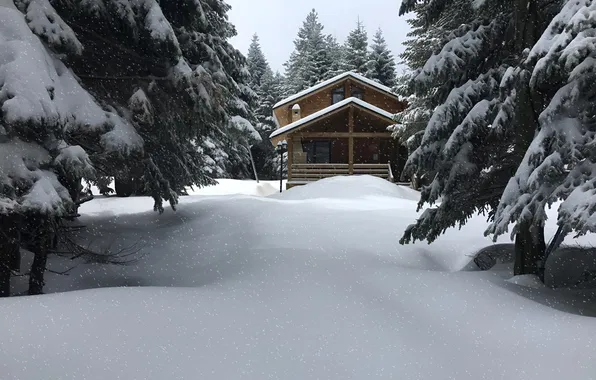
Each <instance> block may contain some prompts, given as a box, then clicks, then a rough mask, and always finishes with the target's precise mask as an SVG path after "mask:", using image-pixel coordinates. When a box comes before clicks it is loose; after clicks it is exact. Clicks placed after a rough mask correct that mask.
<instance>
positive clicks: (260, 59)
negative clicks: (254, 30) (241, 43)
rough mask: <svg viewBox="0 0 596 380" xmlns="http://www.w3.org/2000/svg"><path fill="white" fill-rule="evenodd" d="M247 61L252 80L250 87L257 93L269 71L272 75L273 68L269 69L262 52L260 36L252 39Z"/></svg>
mask: <svg viewBox="0 0 596 380" xmlns="http://www.w3.org/2000/svg"><path fill="white" fill-rule="evenodd" d="M246 59H247V69H248V71H249V73H250V76H251V80H250V83H249V84H250V87H251V88H252V89H253V90H255V91H257V90H258V89H259V87H260V86H261V84H262V78H263V76H264V75H265V74H266V73H267V71H269V74H270V75H272V73H270V71H271V68H270V67H269V63H268V62H267V59H266V58H265V54H263V51H262V50H261V44H260V43H259V36H257V35H256V34H255V35H254V36H253V37H252V42H251V44H250V47H249V48H248V55H247V57H246Z"/></svg>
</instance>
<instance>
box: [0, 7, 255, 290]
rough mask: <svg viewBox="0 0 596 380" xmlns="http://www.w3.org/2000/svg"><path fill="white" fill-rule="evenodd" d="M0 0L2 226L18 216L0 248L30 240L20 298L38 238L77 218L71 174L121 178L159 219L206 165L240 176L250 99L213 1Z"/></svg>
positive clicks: (200, 180)
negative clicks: (146, 197)
mask: <svg viewBox="0 0 596 380" xmlns="http://www.w3.org/2000/svg"><path fill="white" fill-rule="evenodd" d="M0 6H1V11H2V12H3V13H4V15H3V16H4V17H2V20H3V23H2V26H1V27H0V33H2V38H0V41H2V43H5V46H3V48H2V49H1V52H0V54H3V53H4V54H5V58H6V59H3V60H0V62H2V70H0V73H1V74H0V75H2V76H3V77H5V78H3V79H2V81H0V83H2V85H0V102H1V103H2V109H3V113H2V120H0V124H1V128H0V135H1V137H0V144H2V145H3V146H2V147H1V148H2V149H0V150H1V151H2V153H5V152H9V151H10V152H11V154H10V155H9V156H6V157H4V156H2V157H0V167H1V168H2V169H1V170H0V173H1V174H0V175H1V177H0V178H1V180H0V183H1V186H0V194H1V196H0V199H2V201H1V202H0V204H1V205H2V206H1V207H0V209H1V210H2V212H1V213H2V215H3V216H2V221H1V224H2V225H3V226H4V225H9V224H10V225H14V219H15V218H16V219H21V220H23V223H19V224H18V225H19V226H20V227H19V229H12V230H11V234H12V236H13V238H14V239H13V238H11V239H7V241H11V242H15V241H18V239H17V238H16V236H17V235H18V233H19V232H25V233H26V236H27V238H26V239H25V240H22V241H21V243H22V244H24V243H28V244H29V245H32V246H33V248H32V249H31V250H32V251H34V252H35V253H36V258H35V260H34V263H33V267H32V271H31V272H32V275H31V284H30V292H32V293H38V292H40V291H41V287H42V285H43V270H44V269H45V260H46V257H47V252H48V244H49V243H48V242H49V236H50V235H51V233H52V232H53V231H54V230H55V225H56V223H57V220H59V218H63V217H66V216H71V215H73V214H75V213H76V204H77V197H78V195H79V193H80V190H81V189H80V183H81V178H82V177H89V178H91V179H93V176H94V175H95V174H96V173H99V176H98V177H99V178H98V180H101V181H102V182H103V181H104V179H105V178H106V177H115V178H116V179H117V183H118V179H127V180H129V182H131V183H130V185H133V186H129V187H136V188H137V189H136V190H137V191H142V192H143V193H146V194H150V195H151V196H153V198H154V199H155V209H156V210H159V211H162V210H163V200H166V201H168V202H169V203H170V204H171V205H172V207H173V206H175V205H176V203H177V198H178V195H179V194H181V193H183V192H184V189H185V188H186V187H187V186H193V185H194V186H202V185H206V184H210V183H213V179H212V175H213V174H214V173H219V172H217V170H221V173H222V175H225V176H229V175H239V176H246V175H247V173H248V170H247V167H248V165H249V164H248V163H249V158H248V153H249V150H248V143H249V142H250V141H249V140H250V139H258V138H259V136H258V134H257V133H256V131H255V130H254V128H253V127H252V123H253V119H254V118H253V115H252V109H251V107H252V104H251V102H252V100H251V99H254V93H253V92H252V91H251V90H250V87H249V86H248V82H249V80H250V77H249V75H248V70H246V62H245V60H244V57H243V56H242V55H241V54H240V53H239V52H238V51H237V50H236V49H234V48H233V47H232V46H231V45H230V43H229V42H228V40H229V38H230V37H232V36H233V35H234V33H235V31H234V27H233V26H232V25H231V24H230V23H229V21H228V20H227V14H226V13H227V11H228V10H229V6H228V5H227V4H225V3H224V2H223V1H221V0H176V1H171V2H164V3H162V4H161V5H160V3H158V2H157V1H156V0H141V1H136V0H135V1H132V0H131V1H129V0H93V1H85V2H74V3H73V2H71V1H69V0H56V1H53V2H52V3H51V4H50V3H49V2H48V1H47V0H14V2H13V0H2V1H1V2H0ZM5 20H8V21H5ZM32 32H33V33H35V34H37V37H36V36H35V35H34V34H33V33H32ZM41 41H43V44H45V46H44V45H43V44H42V42H41ZM62 61H64V62H68V65H69V66H70V68H71V69H72V71H71V70H69V68H67V67H66V66H65V65H64V64H63V63H62ZM40 62H42V63H45V64H43V65H42V64H40ZM19 70H20V71H19ZM22 70H25V71H22ZM73 72H74V74H76V77H75V75H74V74H73ZM78 78H80V80H81V81H82V82H81V83H79V82H78V80H77V79H78ZM90 93H91V94H93V96H91V95H90ZM206 145H208V147H207V149H206V148H205V146H206ZM222 157H225V159H223V160H222ZM15 170H16V172H15ZM5 173H9V174H5ZM130 180H132V181H130ZM134 190H135V189H131V188H129V189H124V191H125V192H128V193H130V192H132V191H134ZM23 217H24V218H23ZM38 231H42V232H43V234H41V235H39V234H37V235H36V234H31V232H38ZM13 248H14V244H12V245H9V246H8V247H0V251H1V253H0V256H2V257H4V258H8V257H12V255H13V253H12V252H14V249H13ZM38 252H39V254H38ZM7 260H8V259H7ZM3 268H6V267H3ZM0 282H2V281H0ZM3 283H5V281H3Z"/></svg>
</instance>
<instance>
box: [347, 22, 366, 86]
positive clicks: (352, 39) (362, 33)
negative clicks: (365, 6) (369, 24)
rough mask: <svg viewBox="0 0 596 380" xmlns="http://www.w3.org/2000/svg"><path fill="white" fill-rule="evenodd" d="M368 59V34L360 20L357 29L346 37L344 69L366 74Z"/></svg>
mask: <svg viewBox="0 0 596 380" xmlns="http://www.w3.org/2000/svg"><path fill="white" fill-rule="evenodd" d="M368 61H369V60H368V34H367V33H366V30H365V29H364V26H363V25H362V23H361V22H360V20H358V24H357V26H356V29H354V30H352V31H351V32H350V34H349V35H348V38H347V39H346V43H345V59H344V71H354V72H356V73H359V74H362V75H365V74H366V73H367V72H368Z"/></svg>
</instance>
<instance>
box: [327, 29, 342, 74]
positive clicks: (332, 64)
mask: <svg viewBox="0 0 596 380" xmlns="http://www.w3.org/2000/svg"><path fill="white" fill-rule="evenodd" d="M326 44H327V52H328V54H327V55H328V59H329V63H328V65H327V68H328V70H327V74H326V75H325V76H324V77H323V78H322V79H323V80H325V79H329V78H333V77H334V76H337V75H339V74H342V73H343V71H344V67H345V51H344V47H343V46H341V45H340V44H339V43H338V42H337V39H336V38H335V37H334V36H332V35H328V36H327V38H326Z"/></svg>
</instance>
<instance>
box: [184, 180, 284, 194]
mask: <svg viewBox="0 0 596 380" xmlns="http://www.w3.org/2000/svg"><path fill="white" fill-rule="evenodd" d="M188 193H189V194H191V195H211V196H224V195H252V196H257V197H266V196H269V195H271V194H275V193H279V182H276V181H259V183H257V181H242V180H237V179H218V180H217V184H216V185H213V186H206V187H202V188H200V189H189V191H188Z"/></svg>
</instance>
